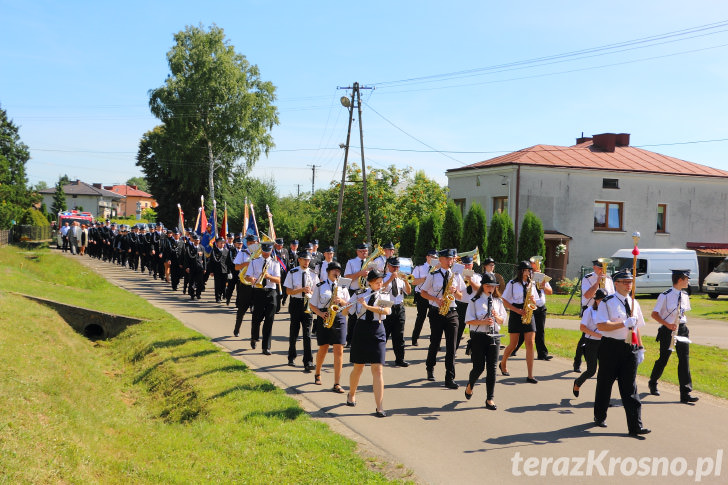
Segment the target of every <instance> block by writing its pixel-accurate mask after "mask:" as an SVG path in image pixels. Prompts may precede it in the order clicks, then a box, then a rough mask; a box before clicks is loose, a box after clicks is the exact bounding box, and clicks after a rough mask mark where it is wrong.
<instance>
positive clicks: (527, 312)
mask: <svg viewBox="0 0 728 485" xmlns="http://www.w3.org/2000/svg"><path fill="white" fill-rule="evenodd" d="M532 287H533V278H531V277H529V278H528V286H526V297H525V298H524V299H523V315H522V316H521V323H522V324H524V325H531V319H532V318H533V311H534V310H536V308H537V307H536V304H535V303H534V302H532V301H531V288H532Z"/></svg>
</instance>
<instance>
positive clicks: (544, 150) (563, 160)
mask: <svg viewBox="0 0 728 485" xmlns="http://www.w3.org/2000/svg"><path fill="white" fill-rule="evenodd" d="M509 164H513V165H535V166H542V167H558V168H584V169H598V170H613V171H619V172H643V173H659V174H671V175H696V176H702V177H728V172H726V171H724V170H718V169H717V168H712V167H707V166H705V165H700V164H697V163H692V162H686V161H685V160H680V159H679V158H674V157H668V156H667V155H661V154H659V153H655V152H650V151H648V150H643V149H641V148H636V147H630V146H617V147H615V149H614V152H605V151H603V150H600V149H599V148H596V147H595V146H594V143H593V142H592V140H589V141H586V142H584V143H580V144H578V145H574V146H570V147H561V146H554V145H535V146H532V147H530V148H524V149H523V150H518V151H517V152H512V153H508V154H506V155H501V156H499V157H495V158H491V159H490V160H485V161H482V162H477V163H473V164H471V165H467V166H465V167H458V168H452V169H449V170H448V172H458V171H461V170H472V169H477V168H485V167H496V166H500V165H509Z"/></svg>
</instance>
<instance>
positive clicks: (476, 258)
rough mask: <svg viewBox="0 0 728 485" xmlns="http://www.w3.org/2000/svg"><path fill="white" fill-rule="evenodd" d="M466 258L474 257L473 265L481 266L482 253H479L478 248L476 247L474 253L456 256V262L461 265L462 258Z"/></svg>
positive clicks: (469, 252)
mask: <svg viewBox="0 0 728 485" xmlns="http://www.w3.org/2000/svg"><path fill="white" fill-rule="evenodd" d="M465 256H472V258H473V264H477V265H479V264H480V253H479V252H478V248H477V247H476V248H475V249H473V250H472V251H465V252H463V253H458V254H457V256H455V262H456V263H460V262H461V260H462V258H464V257H465Z"/></svg>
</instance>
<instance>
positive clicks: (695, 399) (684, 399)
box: [680, 395, 700, 404]
mask: <svg viewBox="0 0 728 485" xmlns="http://www.w3.org/2000/svg"><path fill="white" fill-rule="evenodd" d="M699 399H700V398H699V397H698V396H691V395H687V396H683V397H681V398H680V402H681V403H683V404H690V403H694V402H698V400H699Z"/></svg>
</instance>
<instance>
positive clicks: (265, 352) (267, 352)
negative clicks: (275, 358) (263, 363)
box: [262, 349, 271, 355]
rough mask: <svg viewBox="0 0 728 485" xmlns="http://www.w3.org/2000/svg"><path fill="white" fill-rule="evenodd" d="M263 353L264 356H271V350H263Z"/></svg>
mask: <svg viewBox="0 0 728 485" xmlns="http://www.w3.org/2000/svg"><path fill="white" fill-rule="evenodd" d="M262 353H263V355H271V353H270V350H268V349H263V352H262Z"/></svg>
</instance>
